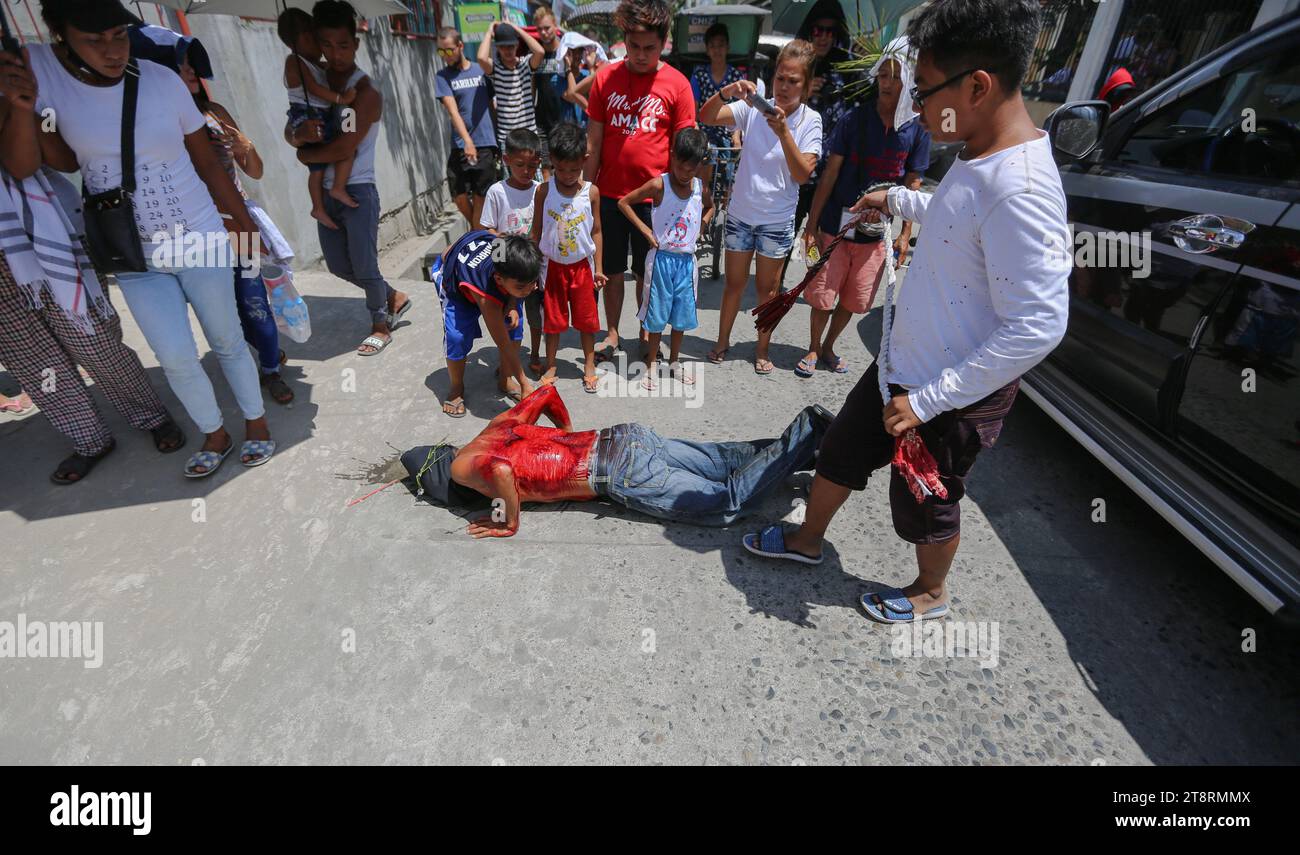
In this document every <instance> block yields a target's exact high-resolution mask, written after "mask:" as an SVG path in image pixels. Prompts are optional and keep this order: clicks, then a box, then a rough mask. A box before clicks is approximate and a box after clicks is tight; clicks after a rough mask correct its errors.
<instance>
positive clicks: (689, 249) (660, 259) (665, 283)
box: [618, 128, 713, 390]
mask: <svg viewBox="0 0 1300 855" xmlns="http://www.w3.org/2000/svg"><path fill="white" fill-rule="evenodd" d="M708 154H709V138H708V137H707V136H705V134H704V131H701V130H699V129H698V128H684V129H683V130H681V131H678V132H677V137H676V139H674V140H673V150H672V157H671V158H670V160H669V165H668V171H667V172H665V173H663V174H662V175H656V176H655V177H654V178H651V179H650V180H649V181H647V182H646V183H645V184H642V185H641V186H640V187H638V188H637V189H635V190H633V191H632V192H631V193H628V194H627V195H626V196H624V197H623V198H622V199H619V200H618V209H619V210H620V211H622V212H623V216H625V217H627V219H628V221H629V222H631V223H632V225H634V226H635V227H636V228H638V229H640V231H641V233H642V234H644V235H645V237H646V240H647V241H648V242H649V243H650V251H649V252H647V253H646V262H645V273H646V275H645V285H644V288H645V298H644V299H643V300H642V301H641V311H640V312H639V313H638V315H637V319H638V320H640V321H641V326H642V328H644V329H645V331H646V333H647V334H648V335H649V336H650V340H649V344H648V346H647V348H646V372H645V377H644V378H642V380H641V385H642V386H643V387H645V388H646V389H650V390H653V389H655V388H656V383H655V375H656V370H655V368H656V363H657V362H658V360H659V342H660V341H661V340H662V338H663V333H664V327H668V326H671V327H672V328H673V332H672V336H671V337H670V338H669V354H668V371H669V374H670V375H671V376H672V377H673V378H674V379H677V380H680V381H681V382H682V383H685V384H687V385H690V384H692V383H694V382H695V376H694V374H688V373H686V372H685V371H683V370H682V366H681V362H680V361H679V359H680V356H681V350H682V336H683V334H684V333H685V332H686V331H687V330H693V329H695V328H696V327H697V326H699V323H698V322H697V321H696V318H695V292H696V285H697V283H698V272H697V271H696V269H695V244H696V243H697V242H698V241H699V239H700V229H701V228H702V227H703V226H704V224H705V223H707V222H708V221H709V218H710V217H711V216H713V197H712V195H711V194H710V193H709V189H708V188H707V187H705V186H704V182H703V181H701V180H700V178H699V173H700V169H701V167H702V166H703V165H704V161H705V158H706V157H708ZM647 198H648V199H650V205H651V207H650V222H651V225H649V226H647V225H646V224H645V223H644V222H643V221H642V220H641V218H640V217H638V216H637V215H636V212H635V210H634V209H633V208H632V206H633V205H635V204H637V203H638V202H641V201H643V200H644V199H647Z"/></svg>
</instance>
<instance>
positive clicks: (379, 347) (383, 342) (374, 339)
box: [357, 333, 393, 356]
mask: <svg viewBox="0 0 1300 855" xmlns="http://www.w3.org/2000/svg"><path fill="white" fill-rule="evenodd" d="M392 341H393V337H392V334H391V333H390V334H389V336H388V338H386V339H384V338H380V337H379V336H377V335H368V336H366V337H365V338H364V339H363V340H362V342H361V344H359V345H357V356H376V355H378V354H380V353H383V351H384V348H386V347H388V345H390V344H391V343H392ZM366 345H370V346H371V347H373V348H374V350H368V351H367V350H362V349H361V348H363V347H365V346H366Z"/></svg>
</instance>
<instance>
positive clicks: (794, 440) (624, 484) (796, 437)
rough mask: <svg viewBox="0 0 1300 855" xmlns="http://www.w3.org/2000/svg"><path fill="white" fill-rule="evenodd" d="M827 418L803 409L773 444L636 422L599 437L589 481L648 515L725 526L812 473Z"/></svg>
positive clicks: (598, 490) (823, 413)
mask: <svg viewBox="0 0 1300 855" xmlns="http://www.w3.org/2000/svg"><path fill="white" fill-rule="evenodd" d="M832 419H833V417H832V416H831V414H830V413H829V412H827V411H826V410H824V409H822V408H820V407H805V408H804V409H803V410H802V411H801V412H800V413H799V415H798V416H796V417H795V420H794V421H793V422H791V423H790V426H789V427H787V428H786V429H785V432H784V433H782V434H781V436H779V437H777V438H776V439H758V440H754V441H752V442H691V441H689V440H684V439H664V438H663V437H661V436H659V435H658V434H656V433H655V432H654V431H652V430H651V429H650V428H648V427H646V426H645V425H640V424H622V425H614V426H613V427H611V428H606V429H605V430H603V431H601V432H600V436H599V438H598V439H597V441H596V459H595V463H594V467H593V470H592V472H593V474H592V478H591V482H592V487H593V488H594V489H595V491H596V493H597V495H601V496H607V497H609V498H610V499H613V500H614V501H616V502H618V503H619V504H621V505H623V506H625V507H627V508H628V509H630V510H634V511H640V512H641V513H644V514H649V515H650V516H652V517H658V518H660V519H666V520H681V521H683V522H690V523H695V524H696V525H708V526H723V525H730V524H731V523H732V522H735V521H736V520H737V519H739V518H740V517H742V516H744V515H745V514H747V513H749V512H751V511H752V510H753V509H754V507H755V505H757V504H758V503H759V502H760V501H762V499H763V496H764V494H765V493H767V492H768V491H769V490H770V489H772V488H773V487H775V486H776V485H777V484H779V483H781V482H782V481H784V480H785V479H786V478H787V477H788V476H790V475H791V474H793V473H795V472H801V471H806V470H810V469H812V468H813V467H814V466H815V464H816V458H815V452H816V451H817V446H818V445H819V444H820V443H821V439H822V436H823V435H825V433H826V429H827V428H828V427H830V423H831V421H832Z"/></svg>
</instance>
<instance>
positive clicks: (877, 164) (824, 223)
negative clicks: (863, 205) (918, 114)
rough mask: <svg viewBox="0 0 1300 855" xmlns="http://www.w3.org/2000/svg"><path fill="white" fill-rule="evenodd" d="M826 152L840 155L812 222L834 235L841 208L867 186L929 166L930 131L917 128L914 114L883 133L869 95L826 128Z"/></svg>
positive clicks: (918, 125) (919, 126) (883, 127)
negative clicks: (825, 196)
mask: <svg viewBox="0 0 1300 855" xmlns="http://www.w3.org/2000/svg"><path fill="white" fill-rule="evenodd" d="M826 153H827V154H828V155H834V154H838V155H840V156H841V157H843V158H844V163H843V164H841V166H840V174H839V177H838V178H836V179H835V186H834V187H832V188H831V195H830V198H829V199H827V200H826V207H825V208H823V209H822V215H821V219H820V220H818V221H817V226H818V228H820V229H821V230H822V231H823V232H826V233H827V234H832V235H833V234H835V233H836V232H838V231H839V230H840V219H841V215H842V213H843V211H842V209H843V208H847V207H849V206H851V205H852V204H853V203H854V202H856V201H858V199H860V198H861V197H862V194H863V193H865V192H866V190H867V188H868V187H869V186H871V185H872V184H876V183H877V182H880V181H892V182H894V183H898V182H900V181H901V180H902V178H903V176H904V175H906V174H907V173H909V172H916V173H923V172H925V170H927V169H929V167H930V133H929V131H927V130H925V128H923V127H921V122H920V120H919V119H913V120H912V121H910V122H908V123H907V124H906V125H904V126H903V127H902V128H901V129H900V128H890V129H889V131H888V132H886V130H885V123H884V121H883V120H881V118H880V112H879V110H877V108H876V100H875V99H874V98H873V99H872V100H870V101H867V102H866V103H864V104H860V105H858V106H857V107H854V108H853V109H852V110H850V111H849V112H848V113H846V114H845V115H844V117H843V118H842V119H840V121H839V123H838V124H837V125H836V126H835V130H833V131H832V132H831V135H830V142H829V143H828V144H827V147H826Z"/></svg>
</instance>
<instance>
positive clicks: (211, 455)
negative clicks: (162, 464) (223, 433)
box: [185, 440, 235, 478]
mask: <svg viewBox="0 0 1300 855" xmlns="http://www.w3.org/2000/svg"><path fill="white" fill-rule="evenodd" d="M234 450H235V443H234V440H231V442H230V445H228V446H226V450H225V451H196V452H195V453H194V454H191V455H190V459H189V460H186V461H185V477H186V478H206V477H208V476H209V475H211V474H212V473H213V472H216V471H217V470H218V469H220V468H221V464H222V463H224V462H225V461H226V457H227V456H228V455H229V454H230V452H232V451H234ZM200 466H202V467H203V471H202V472H196V471H195V470H196V469H198V467H200Z"/></svg>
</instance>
